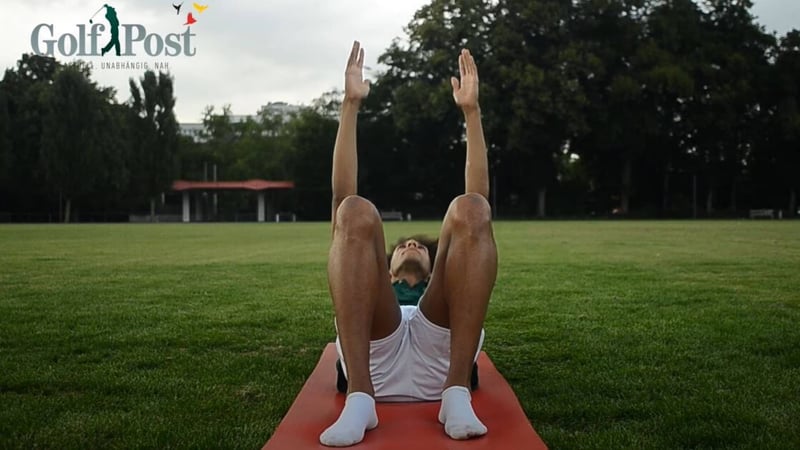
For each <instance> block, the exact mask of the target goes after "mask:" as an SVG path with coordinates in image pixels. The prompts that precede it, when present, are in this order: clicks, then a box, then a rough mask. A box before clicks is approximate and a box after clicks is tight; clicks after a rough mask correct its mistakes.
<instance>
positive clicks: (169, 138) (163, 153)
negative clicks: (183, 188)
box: [129, 70, 178, 221]
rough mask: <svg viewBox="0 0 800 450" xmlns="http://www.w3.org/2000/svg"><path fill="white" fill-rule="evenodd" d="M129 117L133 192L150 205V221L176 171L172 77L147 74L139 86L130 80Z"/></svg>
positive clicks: (175, 121)
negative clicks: (133, 143)
mask: <svg viewBox="0 0 800 450" xmlns="http://www.w3.org/2000/svg"><path fill="white" fill-rule="evenodd" d="M129 84H130V89H131V97H132V100H131V104H130V107H131V109H132V114H131V116H130V122H131V127H130V128H131V132H132V135H133V142H135V143H136V145H135V146H134V149H133V154H132V155H131V156H132V161H131V167H132V176H131V181H132V183H133V185H132V191H133V192H137V193H139V194H140V195H142V196H143V197H144V198H147V199H149V202H150V220H151V221H155V203H156V198H157V197H158V196H159V195H160V194H161V193H163V192H164V191H167V190H168V189H170V186H171V183H172V181H173V180H174V177H175V173H176V168H177V160H176V156H177V148H178V122H177V120H176V119H175V112H174V107H175V97H174V94H173V87H172V77H170V76H169V75H168V74H166V73H164V72H159V73H158V75H156V74H155V73H154V72H153V71H150V70H148V71H146V72H145V73H144V76H143V77H142V78H141V80H140V85H141V89H140V87H139V86H138V85H137V84H136V82H135V81H134V80H133V79H131V80H130V82H129Z"/></svg>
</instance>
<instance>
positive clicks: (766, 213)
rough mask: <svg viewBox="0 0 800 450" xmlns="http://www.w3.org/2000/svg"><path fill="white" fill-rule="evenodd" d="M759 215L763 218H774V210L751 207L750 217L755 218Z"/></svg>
mask: <svg viewBox="0 0 800 450" xmlns="http://www.w3.org/2000/svg"><path fill="white" fill-rule="evenodd" d="M759 217H763V218H770V219H774V218H775V210H774V209H751V210H750V218H751V219H757V218H759Z"/></svg>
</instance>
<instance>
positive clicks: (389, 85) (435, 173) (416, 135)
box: [359, 0, 496, 214]
mask: <svg viewBox="0 0 800 450" xmlns="http://www.w3.org/2000/svg"><path fill="white" fill-rule="evenodd" d="M492 23H493V10H492V4H491V2H489V1H481V0H433V1H432V2H431V3H430V4H428V5H425V6H423V7H422V8H420V9H419V10H418V11H417V12H416V14H415V15H414V18H413V19H412V21H411V22H410V23H409V25H408V27H407V33H408V42H407V43H402V42H401V41H399V40H396V41H395V42H393V43H392V45H391V46H390V47H389V48H388V49H387V50H386V51H385V52H384V53H383V54H382V55H381V56H380V57H379V62H381V63H382V64H385V65H387V66H388V69H387V70H386V71H385V72H384V73H382V74H380V75H379V76H378V79H377V80H376V82H375V83H374V85H373V88H372V89H371V92H370V96H369V97H367V101H366V103H365V109H364V111H363V112H362V114H361V116H360V117H361V119H359V136H370V137H377V136H378V133H379V130H386V128H387V124H389V123H391V126H392V127H393V128H394V129H395V132H394V133H392V135H391V137H392V140H391V141H388V140H379V141H378V143H371V144H370V145H359V158H361V159H360V161H362V166H360V171H359V172H360V173H359V177H360V179H362V180H363V182H360V186H362V187H366V188H367V189H372V190H373V192H374V193H375V194H376V195H374V196H372V197H371V198H374V199H375V201H376V204H377V205H378V207H381V208H383V207H386V206H390V207H392V206H395V205H398V204H399V205H410V206H411V207H414V206H415V205H417V204H420V203H423V202H424V203H425V204H426V205H428V206H429V207H430V209H431V211H437V212H436V214H441V211H442V210H444V208H446V206H447V204H448V203H449V202H450V200H451V199H452V198H453V197H454V196H455V195H457V194H459V193H463V192H464V179H463V170H462V169H461V168H463V164H464V157H465V151H464V148H465V147H464V129H463V119H462V117H461V114H460V112H459V111H458V108H456V107H455V105H454V104H453V98H452V87H451V85H450V82H449V80H450V77H451V76H453V75H456V74H457V70H458V68H457V65H456V63H455V61H456V58H457V56H458V53H459V51H460V50H461V48H469V49H470V50H471V51H472V53H473V54H474V55H475V56H476V58H477V59H478V67H479V69H480V70H481V75H480V76H481V89H482V91H481V107H482V108H487V107H489V108H491V107H490V106H489V104H490V103H491V97H492V96H491V93H490V90H489V89H484V86H491V85H492V83H491V82H490V79H491V75H490V73H489V72H486V73H485V72H484V70H483V68H484V67H486V65H484V64H483V62H482V61H483V58H488V55H489V54H490V52H489V46H488V45H489V41H488V37H489V33H490V27H491V24H492ZM372 130H376V131H377V132H373V131H372ZM487 130H488V126H487ZM488 134H489V131H487V135H488ZM487 142H488V145H489V151H490V159H491V158H492V156H491V153H492V152H494V151H495V150H496V149H495V148H494V147H493V145H492V142H493V141H492V139H491V137H488V139H487ZM389 162H390V163H389ZM361 172H363V178H361V177H362V174H361ZM387 172H388V173H387ZM387 175H388V176H387ZM371 194H372V192H371ZM387 203H391V205H387ZM417 207H418V206H417Z"/></svg>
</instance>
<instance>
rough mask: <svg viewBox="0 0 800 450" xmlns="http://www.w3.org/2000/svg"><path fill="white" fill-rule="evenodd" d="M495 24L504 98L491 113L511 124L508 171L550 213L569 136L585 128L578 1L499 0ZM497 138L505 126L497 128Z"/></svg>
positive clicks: (495, 62) (495, 64)
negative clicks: (575, 26)
mask: <svg viewBox="0 0 800 450" xmlns="http://www.w3.org/2000/svg"><path fill="white" fill-rule="evenodd" d="M495 10H496V11H497V12H496V19H495V20H496V25H495V26H494V28H493V29H492V38H491V42H492V49H493V51H492V56H493V58H492V62H491V64H490V69H491V70H496V71H497V72H498V77H497V78H498V80H497V81H498V82H499V83H498V84H499V85H498V86H497V87H496V91H497V96H498V98H499V99H505V102H506V103H507V104H500V103H499V102H496V103H495V107H494V108H492V110H491V111H490V113H491V114H492V115H494V116H497V117H502V119H503V123H504V124H505V126H506V127H507V130H508V131H507V134H506V135H505V137H506V139H505V140H504V141H503V144H504V147H503V151H504V153H503V156H502V158H503V161H504V167H506V170H505V171H504V173H505V174H506V175H507V176H508V177H509V178H510V180H509V181H510V183H511V186H509V188H510V189H513V190H514V191H516V192H519V193H522V194H523V195H524V196H525V197H526V198H529V199H533V198H536V204H537V216H539V217H544V216H545V214H546V200H545V199H546V193H547V189H548V187H550V186H553V185H555V184H556V183H557V179H558V178H559V170H560V168H561V166H562V164H563V161H562V160H563V159H564V158H565V157H566V155H565V152H564V150H565V148H566V146H567V145H568V143H569V141H570V140H571V139H572V138H573V137H574V136H575V135H576V134H577V133H579V132H580V131H582V130H583V129H584V126H585V125H584V123H585V122H584V118H583V114H582V113H583V111H582V108H583V107H584V104H585V101H586V98H585V95H584V93H583V89H582V86H581V85H580V83H579V77H580V75H581V73H582V72H584V71H585V67H584V62H583V61H582V59H581V57H580V52H581V49H580V43H578V42H576V41H575V40H573V39H572V36H571V33H572V30H571V27H570V25H571V19H572V16H573V14H574V12H573V3H572V2H571V1H566V0H500V1H498V3H497V6H496V8H495ZM496 136H497V137H498V138H500V137H502V136H503V133H496Z"/></svg>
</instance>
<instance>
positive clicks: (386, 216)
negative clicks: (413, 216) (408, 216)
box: [381, 211, 403, 220]
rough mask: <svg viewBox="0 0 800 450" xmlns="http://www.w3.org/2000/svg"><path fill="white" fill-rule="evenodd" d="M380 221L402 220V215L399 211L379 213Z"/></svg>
mask: <svg viewBox="0 0 800 450" xmlns="http://www.w3.org/2000/svg"><path fill="white" fill-rule="evenodd" d="M381 220H403V213H402V212H400V211H381Z"/></svg>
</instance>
